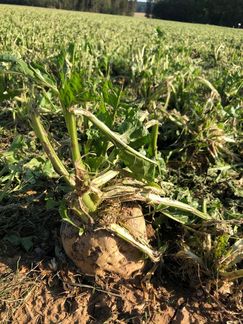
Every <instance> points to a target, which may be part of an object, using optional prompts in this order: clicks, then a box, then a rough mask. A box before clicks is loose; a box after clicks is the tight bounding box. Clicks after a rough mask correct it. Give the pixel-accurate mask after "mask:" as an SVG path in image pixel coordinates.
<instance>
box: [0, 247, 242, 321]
mask: <svg viewBox="0 0 243 324" xmlns="http://www.w3.org/2000/svg"><path fill="white" fill-rule="evenodd" d="M60 253H61V254H60V255H61V257H62V258H63V260H62V261H60V260H59V261H57V259H56V258H53V259H50V260H42V261H40V262H37V263H33V261H34V260H32V262H31V259H30V256H28V258H29V260H28V263H29V264H26V262H24V261H26V260H24V259H23V258H21V259H19V256H17V255H16V256H14V257H11V258H5V259H2V260H1V262H0V273H1V281H0V291H1V295H0V322H1V323H21V324H23V323H64V324H65V323H156V324H157V323H161V324H166V323H171V324H172V323H184V324H186V323H200V324H201V323H241V320H242V318H241V315H240V307H241V306H240V302H241V300H240V292H239V291H238V295H237V294H234V303H235V300H236V299H237V298H238V307H239V308H238V311H236V309H234V310H231V309H230V306H229V305H230V302H231V301H230V296H231V297H232V295H230V293H229V294H228V296H229V298H228V299H227V303H228V306H227V307H225V304H224V303H222V301H220V299H219V298H216V297H215V296H216V295H215V296H213V295H210V294H207V293H206V292H205V290H204V289H202V288H200V287H199V288H197V289H192V288H190V289H189V288H188V287H185V286H184V287H182V286H181V285H180V283H179V282H178V283H176V282H166V281H165V279H164V278H163V275H161V272H160V271H157V272H156V274H155V275H154V276H150V275H149V272H147V274H145V273H144V274H143V275H141V276H137V277H135V278H132V279H130V280H124V279H123V280H121V279H119V277H118V276H107V277H104V278H96V280H94V278H93V277H87V276H83V275H82V274H80V273H78V271H77V268H76V267H75V266H73V265H70V264H69V262H68V260H66V258H65V256H64V255H62V252H60ZM16 266H17V268H16ZM227 287H228V288H227ZM223 289H224V293H225V292H226V290H227V289H229V292H230V285H229V284H225V285H224V287H223ZM232 305H233V303H232ZM234 305H235V304H234Z"/></svg>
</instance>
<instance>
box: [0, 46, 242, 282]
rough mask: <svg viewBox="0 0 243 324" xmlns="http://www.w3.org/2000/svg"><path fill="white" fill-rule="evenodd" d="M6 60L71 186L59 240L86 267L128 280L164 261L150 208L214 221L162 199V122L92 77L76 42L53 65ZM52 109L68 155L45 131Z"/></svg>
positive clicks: (32, 120)
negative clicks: (152, 237)
mask: <svg viewBox="0 0 243 324" xmlns="http://www.w3.org/2000/svg"><path fill="white" fill-rule="evenodd" d="M1 61H2V62H4V65H5V67H6V69H5V73H6V74H9V75H14V76H16V75H17V77H18V78H20V79H21V80H22V82H23V86H22V89H23V91H26V93H28V96H27V97H28V98H29V100H28V101H27V104H26V105H27V107H28V109H27V111H28V112H27V115H26V118H28V119H29V121H30V124H31V126H32V128H33V130H34V132H35V134H36V136H37V138H38V139H39V141H40V143H41V145H42V147H43V149H44V151H45V153H46V154H47V156H48V158H49V160H50V161H51V163H52V165H53V168H54V169H55V171H56V173H57V174H58V175H59V176H60V178H61V179H63V180H64V181H65V182H66V184H67V186H68V193H67V194H66V195H65V196H64V197H63V200H62V202H61V203H60V208H59V210H60V215H61V217H62V219H63V223H62V226H61V231H60V233H61V240H62V244H63V247H64V250H65V252H66V254H67V255H68V257H69V258H70V259H72V260H73V262H74V263H75V264H76V265H77V266H78V267H79V268H80V269H81V271H82V272H83V273H85V274H88V275H104V274H105V273H107V272H108V273H109V272H111V273H112V272H113V273H116V274H118V275H120V276H121V277H123V278H129V277H131V276H132V275H134V274H136V273H138V272H139V271H141V270H142V269H143V267H144V265H145V263H146V260H147V259H150V260H151V261H152V262H154V263H157V262H159V261H160V259H161V252H160V251H159V247H158V246H156V247H155V248H154V247H152V246H151V245H150V241H149V238H148V235H147V228H146V216H145V213H144V211H145V210H148V209H149V210H150V213H157V214H159V213H162V214H163V216H166V217H169V218H171V219H173V220H174V221H177V222H179V223H181V224H183V225H187V220H185V218H184V215H185V214H186V215H191V216H193V217H194V219H196V218H199V219H201V220H204V221H209V220H211V217H210V216H209V215H208V214H207V212H206V211H203V212H202V211H199V210H198V209H196V208H194V207H192V206H190V205H188V204H185V203H182V202H180V201H177V200H173V199H170V198H167V197H164V191H163V188H161V186H160V183H161V174H162V173H163V172H166V170H165V169H163V159H162V158H161V154H160V152H158V149H157V142H158V135H159V134H158V130H159V122H158V120H156V119H155V118H148V114H147V112H146V111H145V112H144V111H141V110H140V109H137V107H133V106H132V104H129V103H128V102H125V101H124V102H122V100H121V97H122V93H123V88H122V87H119V86H117V85H115V84H113V83H112V82H111V80H109V79H107V80H104V79H102V81H100V80H98V81H97V80H94V79H91V78H87V77H86V74H85V71H82V70H80V69H79V68H78V64H77V61H78V57H77V56H76V54H75V46H74V45H70V46H69V48H68V49H67V50H65V51H62V52H61V54H59V55H58V56H56V57H55V59H53V62H52V64H50V66H51V71H50V70H49V71H47V69H45V68H44V67H43V66H40V65H37V64H34V63H31V64H27V63H25V62H24V61H23V60H21V59H18V58H16V57H13V56H9V55H3V56H2V57H1ZM87 84H88V86H87ZM46 108H48V109H46ZM51 110H54V114H55V115H56V116H59V117H60V116H62V117H63V118H64V121H65V127H66V129H64V128H63V127H62V126H60V130H59V131H60V132H61V133H62V136H61V137H63V136H64V134H63V133H64V132H65V133H67V136H65V139H67V143H68V146H69V149H68V153H69V154H70V156H69V155H67V154H66V152H63V151H62V150H57V145H56V143H57V139H53V138H52V136H51V134H50V132H49V131H47V129H46V126H45V122H44V121H43V120H44V119H43V116H45V115H47V114H48V113H49V112H50V111H51ZM54 122H55V120H54ZM60 146H62V144H60ZM171 210H176V211H177V212H176V213H173V212H170V211H171ZM180 213H181V214H180ZM239 244H241V243H239ZM184 255H185V258H188V257H189V256H190V257H192V256H193V254H192V253H190V251H187V252H185V253H184ZM195 259H196V257H195ZM198 260H199V261H198V262H199V263H200V262H201V261H200V259H198ZM237 262H238V259H237ZM234 275H235V276H236V277H237V276H238V277H239V276H241V274H240V275H239V274H235V273H234V274H232V276H234Z"/></svg>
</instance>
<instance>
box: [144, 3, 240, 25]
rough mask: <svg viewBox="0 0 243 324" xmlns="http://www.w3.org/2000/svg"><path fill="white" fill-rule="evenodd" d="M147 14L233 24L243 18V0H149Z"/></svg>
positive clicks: (171, 18) (158, 16)
mask: <svg viewBox="0 0 243 324" xmlns="http://www.w3.org/2000/svg"><path fill="white" fill-rule="evenodd" d="M151 11H152V13H151ZM146 15H147V16H148V17H150V16H151V15H152V17H154V18H161V19H168V20H177V21H187V22H198V23H209V24H215V25H224V26H233V25H237V23H240V22H241V21H242V19H243V0H159V1H156V2H155V3H153V1H152V0H148V1H147V11H146Z"/></svg>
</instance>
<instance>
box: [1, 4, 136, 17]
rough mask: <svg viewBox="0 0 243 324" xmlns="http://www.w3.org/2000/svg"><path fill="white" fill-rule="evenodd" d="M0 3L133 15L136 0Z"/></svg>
mask: <svg viewBox="0 0 243 324" xmlns="http://www.w3.org/2000/svg"><path fill="white" fill-rule="evenodd" d="M0 3H9V4H19V5H27V6H41V7H52V8H58V9H68V10H79V11H92V12H102V13H111V14H118V15H129V16H131V15H133V14H134V12H135V9H136V3H137V1H136V0H0Z"/></svg>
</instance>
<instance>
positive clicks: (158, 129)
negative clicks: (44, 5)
mask: <svg viewBox="0 0 243 324" xmlns="http://www.w3.org/2000/svg"><path fill="white" fill-rule="evenodd" d="M0 40H1V41H0V242H1V244H0V322H1V323H226V322H227V321H231V323H241V321H242V320H243V318H242V287H243V286H242V278H243V270H242V260H243V238H242V224H243V217H242V211H243V203H242V198H243V174H242V171H243V168H242V167H243V162H242V157H243V145H242V144H243V57H242V53H243V31H242V30H239V29H230V28H223V27H215V26H208V25H195V24H184V23H175V22H170V21H159V20H148V19H145V18H143V19H141V17H120V16H109V15H99V14H92V13H77V12H71V11H61V10H54V9H40V8H38V9H37V8H31V7H17V6H7V5H1V6H0ZM47 138H49V139H50V141H49V140H47ZM43 148H44V149H43ZM59 158H60V159H59ZM105 178H106V179H107V178H108V180H106V179H105ZM100 183H102V184H100ZM77 197H78V201H79V206H78V207H77V205H76V203H75V201H76V200H75V199H76V198H77ZM126 197H128V198H126ZM80 199H81V200H82V202H80ZM109 199H110V200H109ZM126 199H130V200H129V203H130V204H131V205H130V209H129V212H130V213H131V214H132V212H133V211H132V207H131V206H133V204H136V203H137V201H139V206H140V207H139V208H140V210H142V213H143V215H144V218H145V221H146V227H145V231H146V234H144V235H145V236H146V240H145V239H144V240H142V239H141V237H140V236H138V237H136V235H135V234H136V233H135V234H134V233H133V232H132V231H130V232H131V233H132V234H131V233H130V234H131V235H130V234H127V231H126V232H125V234H124V232H122V234H121V233H120V232H119V233H120V234H119V235H120V236H119V235H118V231H121V230H122V223H123V222H124V223H125V220H124V219H121V220H120V223H119V224H118V225H119V226H120V225H121V226H120V227H118V228H117V227H114V226H113V227H112V226H111V225H114V224H113V223H114V222H115V220H114V219H113V218H112V217H113V216H114V215H113V214H114V213H115V208H116V204H117V205H119V206H123V207H119V206H118V207H119V208H120V212H122V211H124V210H125V209H124V204H125V206H128V205H126V203H127V200H126ZM107 201H109V203H107ZM111 202H115V203H114V204H113V203H111ZM100 206H102V208H101V207H100ZM136 206H137V205H136ZM118 207H117V208H118ZM126 208H127V209H126V210H128V207H126ZM77 209H79V210H77ZM72 213H73V215H74V214H75V213H76V214H75V215H76V216H70V214H72ZM101 213H103V214H102V215H103V216H102V217H103V218H102V217H101V219H100V220H99V219H98V220H97V219H96V218H95V217H98V216H97V215H100V214H101ZM124 213H125V211H124ZM127 213H128V211H127ZM60 215H61V217H62V219H61V217H60ZM77 215H78V216H80V219H81V220H82V222H83V223H82V226H80V227H79V226H78V227H79V228H78V234H79V236H80V237H81V240H82V238H83V237H84V238H85V237H86V238H87V236H85V235H89V234H87V233H89V231H90V224H89V221H90V220H91V221H92V222H93V220H95V223H96V225H97V224H98V225H97V227H92V228H95V230H94V233H97V232H99V231H100V228H101V230H102V231H107V232H106V233H108V232H109V233H110V232H112V234H106V235H107V236H109V235H110V236H109V237H114V236H115V237H116V235H117V236H119V237H123V238H124V237H125V240H126V241H127V242H128V243H127V242H125V241H124V242H125V243H126V244H127V248H126V249H127V250H130V246H129V244H131V246H132V245H133V246H132V249H134V250H131V251H136V252H134V253H133V252H132V253H131V254H134V255H135V254H136V253H137V251H138V250H139V253H140V250H141V251H142V252H143V257H142V261H141V260H140V261H141V262H142V263H143V262H145V261H146V262H145V267H143V268H141V269H140V271H138V272H137V273H136V275H131V276H129V278H126V273H125V274H124V271H125V272H126V271H127V270H126V269H128V268H129V264H130V265H131V263H132V262H133V261H131V262H130V263H129V262H128V268H125V267H124V269H125V270H124V269H122V266H120V267H119V266H118V267H117V270H116V271H114V272H112V271H111V272H109V271H108V272H106V270H107V269H103V268H102V266H101V268H100V269H99V270H100V272H99V273H98V272H97V273H95V276H94V274H93V275H90V271H80V270H79V269H78V268H77V267H76V266H75V265H74V263H73V262H72V261H71V260H70V259H69V258H68V257H67V255H66V254H65V253H64V250H63V247H62V245H63V240H61V238H60V237H61V236H60V227H61V223H62V224H64V223H65V224H69V225H68V226H73V225H72V223H73V220H74V219H75V217H76V218H77ZM107 215H108V216H110V217H111V218H112V221H111V222H110V221H109V222H108V220H107V219H106V217H107ZM70 217H71V218H70ZM119 217H120V216H119ZM134 218H135V216H134ZM117 220H118V218H116V221H117ZM117 222H118V221H117ZM70 223H71V225H70ZM92 224H93V223H92ZM123 225H124V224H123ZM75 226H76V225H75ZM75 226H74V227H75ZM92 226H94V225H92ZM76 227H77V226H76ZM76 227H75V228H76ZM124 227H125V229H126V230H128V228H127V227H126V226H125V225H124ZM137 227H139V226H137ZM122 231H123V230H122ZM128 232H129V230H128ZM94 233H92V234H90V235H96V234H94ZM102 233H103V232H102ZM119 239H120V240H121V241H122V238H119ZM97 240H98V239H97ZM145 241H146V242H145ZM131 242H133V243H131ZM119 244H120V245H122V244H121V243H119ZM126 249H125V250H126ZM124 253H125V252H124ZM140 261H139V262H140ZM74 262H75V260H74ZM87 262H88V261H87ZM108 265H110V266H111V264H109V263H108ZM112 265H113V266H115V264H112ZM134 266H137V265H136V262H135V261H134ZM101 270H102V271H101ZM92 271H93V269H92ZM84 272H85V273H84Z"/></svg>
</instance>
